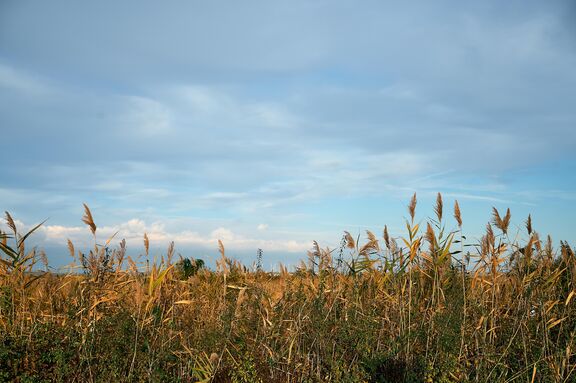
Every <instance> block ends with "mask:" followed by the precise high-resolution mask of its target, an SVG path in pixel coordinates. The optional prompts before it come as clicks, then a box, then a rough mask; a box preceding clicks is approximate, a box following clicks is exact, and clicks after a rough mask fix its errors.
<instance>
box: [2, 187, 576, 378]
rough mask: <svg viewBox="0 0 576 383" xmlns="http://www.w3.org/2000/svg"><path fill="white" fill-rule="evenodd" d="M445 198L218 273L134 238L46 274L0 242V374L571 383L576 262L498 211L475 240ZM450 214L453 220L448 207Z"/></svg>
mask: <svg viewBox="0 0 576 383" xmlns="http://www.w3.org/2000/svg"><path fill="white" fill-rule="evenodd" d="M443 205H444V204H443V201H442V197H441V195H440V194H439V195H438V198H437V201H436V206H435V208H434V212H433V215H432V217H433V218H430V219H428V220H422V221H420V220H417V219H416V195H414V197H413V198H412V200H411V201H410V203H409V205H408V211H407V220H406V232H405V234H404V235H403V236H401V237H397V238H392V237H391V236H390V235H389V234H388V229H387V227H386V226H384V227H383V232H382V233H379V234H378V235H376V234H374V233H372V232H366V233H365V235H362V238H359V237H353V236H352V235H351V234H350V233H348V232H344V233H343V235H342V241H341V246H340V247H339V248H336V249H328V248H324V247H322V246H321V245H320V244H318V243H316V242H314V245H313V246H312V249H311V250H310V251H309V253H308V254H307V257H306V256H305V259H304V260H303V261H302V262H301V264H300V266H299V267H297V268H295V269H291V270H288V269H287V268H286V267H282V269H281V271H280V272H278V273H272V272H267V271H265V270H262V269H261V268H259V267H256V266H255V265H243V264H241V263H240V262H238V261H236V260H234V259H231V258H229V257H227V255H226V251H225V247H224V245H225V244H222V243H220V249H219V250H220V257H219V261H218V262H217V266H216V267H215V268H214V269H213V270H211V269H208V268H206V267H201V266H202V265H201V263H200V262H197V261H196V260H194V259H192V260H188V261H185V260H182V259H179V258H178V257H177V256H175V254H174V253H175V252H174V244H173V243H171V244H170V246H169V247H168V249H167V250H166V252H165V254H163V255H162V256H158V257H157V258H156V260H154V258H153V257H152V255H151V254H149V245H150V244H149V241H148V237H147V236H146V235H144V238H143V240H144V245H145V254H142V255H140V256H138V257H136V256H135V257H131V256H130V255H128V251H127V248H126V242H125V241H119V240H118V239H109V240H108V241H105V242H103V243H101V244H100V242H99V241H97V237H96V234H97V225H96V223H95V222H94V219H93V217H92V214H91V212H90V209H89V208H88V206H85V214H84V217H83V218H82V219H83V221H84V223H85V224H86V225H87V230H90V232H91V233H92V235H93V236H94V246H93V248H91V249H77V248H75V246H74V244H73V243H71V242H69V243H68V247H69V251H70V257H71V262H72V261H73V262H74V264H75V265H77V269H76V270H77V271H76V272H70V273H67V274H55V273H51V272H41V271H38V270H41V269H43V268H45V267H47V260H46V256H45V254H44V253H43V252H42V251H41V250H38V249H36V248H33V249H29V248H27V246H26V242H27V241H28V240H29V238H30V236H33V235H34V231H35V230H37V228H38V227H40V226H37V227H36V228H34V229H32V230H31V231H29V232H27V233H19V232H18V230H17V227H16V225H15V223H14V220H13V218H12V217H11V216H10V214H8V213H6V217H5V220H6V223H7V225H8V227H9V228H10V230H8V231H7V232H5V233H1V234H0V243H1V244H0V250H1V251H0V381H17V382H58V381H61V382H100V381H109V382H141V381H153V382H234V383H237V382H263V383H265V382H350V383H351V382H527V383H531V382H558V383H560V382H574V381H576V373H575V372H574V370H575V369H576V355H575V354H574V350H575V349H576V342H575V336H576V302H575V301H576V299H575V298H574V295H575V292H576V285H575V283H576V259H575V255H574V250H573V249H572V248H571V247H570V245H569V244H568V243H566V242H559V244H556V245H555V244H554V243H553V241H552V239H551V238H550V237H549V236H548V237H541V236H540V235H539V234H538V233H536V232H535V231H534V230H533V229H532V222H531V218H530V217H527V219H526V218H523V219H522V221H520V222H521V224H522V226H523V227H524V229H523V232H522V233H511V232H510V227H511V220H512V216H511V212H510V210H508V211H506V212H499V211H498V210H496V209H494V210H493V219H492V220H491V222H489V223H488V224H487V226H486V230H485V234H484V235H483V236H482V238H481V239H479V240H475V241H472V240H470V239H467V238H466V235H465V233H463V231H462V225H463V222H462V214H461V212H460V209H459V206H458V203H457V202H456V203H455V204H454V206H453V207H452V206H450V209H445V208H444V206H443ZM448 210H450V211H449V213H447V211H448Z"/></svg>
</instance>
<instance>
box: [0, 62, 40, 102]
mask: <svg viewBox="0 0 576 383" xmlns="http://www.w3.org/2000/svg"><path fill="white" fill-rule="evenodd" d="M2 87H6V88H8V89H13V90H16V91H19V92H22V93H24V94H28V95H33V96H38V95H45V94H46V93H48V92H49V88H48V87H47V86H46V85H45V84H44V82H43V81H42V80H40V79H39V78H37V77H34V76H32V75H30V74H27V73H25V72H23V71H21V70H17V69H14V68H13V67H10V66H7V65H4V64H2V63H0V88H2Z"/></svg>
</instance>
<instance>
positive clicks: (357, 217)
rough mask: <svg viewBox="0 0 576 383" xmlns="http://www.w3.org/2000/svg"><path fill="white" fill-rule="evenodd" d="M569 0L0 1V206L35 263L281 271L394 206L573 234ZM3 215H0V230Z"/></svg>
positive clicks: (573, 76) (395, 220)
mask: <svg viewBox="0 0 576 383" xmlns="http://www.w3.org/2000/svg"><path fill="white" fill-rule="evenodd" d="M575 20H576V7H575V6H574V5H573V2H571V1H555V0H551V1H520V0H511V1H506V2H503V1H495V0H487V1H482V2H477V1H442V0H440V1H434V2H430V1H402V2H400V1H398V2H393V1H369V0H368V1H363V2H358V1H345V0H330V1H328V0H326V1H320V0H309V1H300V0H293V1H270V0H262V1H253V0H247V1H242V2H238V1H219V0H213V1H204V2H201V1H176V0H175V1H169V2H157V1H142V0H138V1H135V0H133V1H129V0H128V1H122V2H118V1H109V0H102V1H97V2H79V1H61V0H54V1H28V0H18V1H16V0H2V1H0V137H1V142H2V150H1V151H0V175H1V178H0V179H1V181H0V202H1V203H0V210H2V211H4V210H7V211H9V212H10V213H11V214H12V216H13V217H14V218H15V219H16V220H17V222H18V225H20V226H21V227H22V228H23V229H25V228H29V227H31V226H33V225H34V224H36V223H38V222H41V221H43V220H44V219H46V218H48V221H47V222H46V223H45V224H44V226H43V227H42V228H41V229H40V230H39V231H38V232H37V233H36V234H35V235H34V239H33V241H35V242H34V243H35V244H38V246H41V247H43V248H46V249H49V250H50V251H48V258H49V260H50V263H51V264H53V265H55V266H61V265H64V264H66V263H68V262H70V259H69V258H70V257H69V255H67V252H66V251H65V250H64V249H65V244H66V240H67V239H71V240H72V241H73V242H74V243H76V244H77V245H78V246H80V247H81V246H85V247H86V249H88V247H89V246H90V243H91V238H90V232H89V230H88V229H87V227H86V226H85V225H83V224H82V222H81V217H82V214H83V206H82V204H83V203H86V204H88V205H89V206H90V208H91V210H92V213H93V216H94V219H95V221H96V224H97V226H98V230H97V236H98V237H97V238H98V240H99V241H102V242H103V241H105V240H106V238H107V237H108V236H110V235H111V234H112V233H114V232H118V235H117V237H115V239H114V241H116V242H117V241H118V240H119V239H121V238H126V239H127V242H128V252H129V253H130V252H132V253H138V252H141V249H142V236H143V234H144V233H145V232H146V233H148V235H149V237H150V241H151V246H152V247H153V248H154V249H155V251H156V252H157V254H161V253H162V250H161V249H165V248H166V247H167V246H168V244H169V242H170V241H175V244H176V251H177V252H179V253H181V254H183V255H184V256H192V257H202V258H204V259H207V260H208V262H210V261H211V260H213V259H216V258H217V257H218V254H217V240H218V239H221V240H222V241H223V243H224V245H225V247H226V251H227V254H228V255H229V256H232V257H235V258H237V259H239V260H241V261H243V262H245V263H247V264H250V263H251V262H253V261H254V260H255V259H256V250H257V249H258V248H262V249H263V251H264V264H265V266H266V267H273V266H274V265H276V264H277V263H278V262H283V263H285V264H295V263H297V261H298V260H299V259H303V258H305V257H306V250H308V249H310V248H311V245H312V241H313V240H317V241H318V242H319V243H320V245H321V246H323V247H324V246H329V247H331V248H334V247H337V246H338V244H339V242H340V239H341V236H342V233H343V231H344V230H347V231H349V232H351V233H352V234H353V235H355V236H356V235H360V237H361V238H362V237H365V230H371V231H373V232H374V233H376V234H377V235H381V233H382V229H383V227H384V225H388V228H389V231H390V233H391V235H393V236H395V237H399V236H405V235H406V232H405V229H404V222H405V218H406V217H408V212H407V210H406V206H407V204H408V202H409V200H410V197H411V196H412V194H413V193H417V196H418V201H419V203H418V208H417V214H416V216H417V219H418V220H419V221H425V220H426V219H427V218H428V217H431V216H432V215H433V204H434V200H435V198H436V194H437V193H438V192H440V193H442V195H443V197H444V204H445V211H446V213H445V216H447V217H448V219H447V221H446V224H447V226H448V227H449V228H454V227H455V222H454V220H453V219H450V216H451V211H452V206H453V203H454V200H458V202H459V204H460V207H461V210H462V215H463V221H464V225H463V227H464V232H465V234H467V235H468V238H469V240H470V241H471V242H473V241H474V238H478V237H479V236H481V235H482V232H483V229H484V227H485V225H486V223H487V222H488V221H489V220H490V219H491V214H492V207H496V208H497V209H500V210H501V211H503V210H505V209H506V208H508V207H509V208H510V209H511V212H512V227H513V230H514V231H513V233H519V234H518V235H519V236H520V237H522V236H523V235H524V233H525V232H524V231H523V225H524V222H525V220H526V217H527V216H528V214H531V215H532V218H533V225H534V228H535V230H537V231H538V232H540V234H541V236H542V235H546V234H551V235H552V237H553V239H554V240H556V241H559V240H561V239H563V240H568V241H570V242H571V243H572V244H574V243H575V242H576V241H575V240H576V235H575V233H574V217H575V216H576V191H575V190H574V189H575V186H576V172H575V170H576V155H575V152H574V148H575V147H576V23H575V22H574V21H575ZM2 224H3V223H0V225H2Z"/></svg>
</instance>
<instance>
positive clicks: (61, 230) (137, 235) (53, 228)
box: [0, 219, 311, 253]
mask: <svg viewBox="0 0 576 383" xmlns="http://www.w3.org/2000/svg"><path fill="white" fill-rule="evenodd" d="M15 222H16V225H17V227H18V229H19V230H21V231H24V230H29V229H31V228H32V225H26V224H24V223H23V222H21V221H15ZM260 226H261V225H260ZM260 226H259V227H260ZM0 229H1V230H3V231H6V230H7V227H6V225H5V224H4V223H2V224H0ZM144 233H146V234H147V236H148V238H149V240H150V244H151V246H154V247H163V246H166V245H167V244H168V243H170V242H171V241H174V242H175V244H176V246H199V247H202V248H206V249H217V247H218V240H221V241H222V242H223V243H224V245H225V246H226V248H228V249H231V250H254V249H258V248H261V249H264V250H266V251H280V252H290V253H302V252H304V251H306V250H307V249H309V248H310V243H311V242H310V241H304V242H299V241H295V240H286V239H261V238H252V237H246V236H244V235H241V234H238V233H235V232H233V231H232V230H230V229H229V228H225V227H218V228H216V229H214V230H212V231H210V232H209V233H206V234H202V233H199V232H196V231H190V230H181V231H169V230H167V229H166V226H165V224H163V223H159V222H154V223H151V224H147V223H146V222H145V221H143V220H140V219H131V220H129V221H127V222H124V223H121V224H119V225H114V226H103V227H98V228H97V229H96V237H97V243H99V244H102V243H104V242H106V241H107V240H108V239H109V238H112V237H113V236H114V235H115V236H114V237H113V238H114V240H113V242H112V243H117V242H119V241H120V240H121V239H126V241H127V244H128V246H138V247H140V246H141V245H142V243H143V238H144ZM68 239H70V240H71V241H72V243H73V244H74V245H75V246H77V247H79V248H82V247H87V248H88V247H90V246H92V245H93V244H94V242H93V236H92V234H91V233H90V231H89V229H88V228H87V227H86V226H64V225H48V224H44V225H43V226H41V227H40V228H39V229H38V231H37V234H36V235H35V236H34V237H32V238H31V240H33V241H36V243H39V244H40V245H42V244H44V243H45V244H50V245H58V246H66V243H67V241H68Z"/></svg>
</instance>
